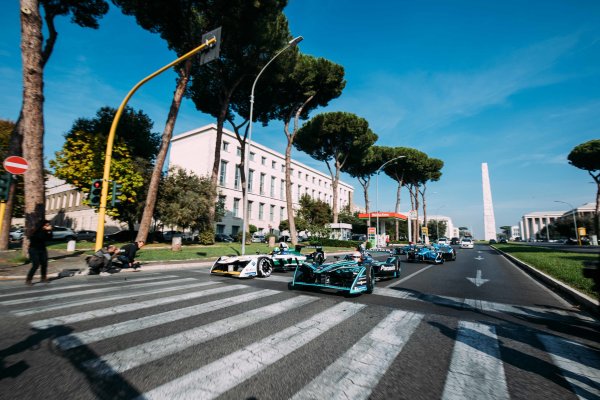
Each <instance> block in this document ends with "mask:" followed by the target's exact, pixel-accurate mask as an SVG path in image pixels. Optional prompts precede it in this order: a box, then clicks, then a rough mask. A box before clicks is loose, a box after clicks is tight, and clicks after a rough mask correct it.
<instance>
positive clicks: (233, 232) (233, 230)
mask: <svg viewBox="0 0 600 400" xmlns="http://www.w3.org/2000/svg"><path fill="white" fill-rule="evenodd" d="M239 231H240V227H239V226H237V225H232V226H231V236H233V237H234V238H235V237H236V236H237V234H238V232H239Z"/></svg>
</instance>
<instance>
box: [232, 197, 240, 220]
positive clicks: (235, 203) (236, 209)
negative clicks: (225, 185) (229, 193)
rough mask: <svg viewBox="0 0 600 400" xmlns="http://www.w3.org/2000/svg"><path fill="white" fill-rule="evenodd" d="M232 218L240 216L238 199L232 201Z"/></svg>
mask: <svg viewBox="0 0 600 400" xmlns="http://www.w3.org/2000/svg"><path fill="white" fill-rule="evenodd" d="M233 216H234V217H239V216H240V199H235V198H234V199H233Z"/></svg>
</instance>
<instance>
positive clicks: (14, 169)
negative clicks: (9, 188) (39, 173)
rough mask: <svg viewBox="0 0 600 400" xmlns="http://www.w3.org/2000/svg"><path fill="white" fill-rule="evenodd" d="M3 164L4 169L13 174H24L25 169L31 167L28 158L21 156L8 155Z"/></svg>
mask: <svg viewBox="0 0 600 400" xmlns="http://www.w3.org/2000/svg"><path fill="white" fill-rule="evenodd" d="M3 165H4V169H5V170H6V171H7V172H10V173H11V174H13V175H21V174H24V173H25V171H27V168H29V165H28V164H27V160H26V159H24V158H23V157H19V156H10V157H6V160H4V163H3Z"/></svg>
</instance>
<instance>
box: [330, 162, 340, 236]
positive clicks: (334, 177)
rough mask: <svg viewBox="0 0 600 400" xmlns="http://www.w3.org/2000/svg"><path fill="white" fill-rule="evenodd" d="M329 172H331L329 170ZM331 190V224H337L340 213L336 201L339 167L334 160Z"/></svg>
mask: <svg viewBox="0 0 600 400" xmlns="http://www.w3.org/2000/svg"><path fill="white" fill-rule="evenodd" d="M330 172H331V170H330ZM331 180H332V182H331V189H332V190H333V206H332V207H331V209H332V213H333V223H334V224H337V222H338V215H339V213H340V211H339V210H340V206H339V200H338V196H339V195H338V186H339V183H340V165H339V162H338V161H337V160H336V161H335V175H333V174H332V175H331Z"/></svg>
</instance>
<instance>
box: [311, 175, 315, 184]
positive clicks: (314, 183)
mask: <svg viewBox="0 0 600 400" xmlns="http://www.w3.org/2000/svg"><path fill="white" fill-rule="evenodd" d="M312 179H313V185H314V184H315V177H314V176H313V178H312Z"/></svg>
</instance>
